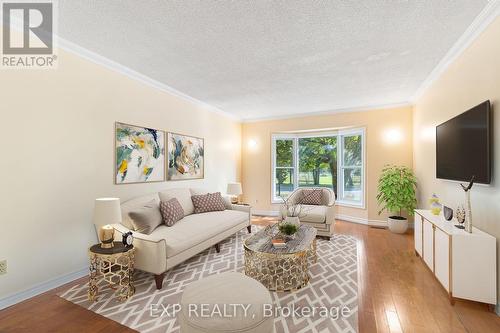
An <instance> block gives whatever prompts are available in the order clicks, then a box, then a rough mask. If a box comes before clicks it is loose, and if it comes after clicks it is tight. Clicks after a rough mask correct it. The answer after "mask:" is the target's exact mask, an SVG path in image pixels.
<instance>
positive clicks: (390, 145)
mask: <svg viewBox="0 0 500 333" xmlns="http://www.w3.org/2000/svg"><path fill="white" fill-rule="evenodd" d="M339 127H365V128H366V158H367V161H366V172H367V175H366V179H367V182H366V209H357V208H347V207H338V214H342V215H348V216H351V217H354V218H357V219H361V220H365V221H370V220H384V219H385V217H384V216H379V215H378V206H377V201H376V198H375V197H376V190H377V182H378V177H379V175H380V171H381V169H382V167H383V166H384V165H385V164H401V165H406V166H411V165H412V163H413V161H412V145H411V143H412V108H411V107H404V108H396V109H385V110H370V111H364V112H349V113H338V114H330V115H321V116H310V117H302V118H290V119H284V120H271V121H259V122H253V123H244V124H243V129H242V133H243V135H242V171H241V172H242V182H243V184H242V185H243V192H244V199H245V200H246V201H247V202H249V203H251V204H252V205H253V206H254V207H255V209H257V210H264V211H269V210H272V211H276V210H278V206H276V205H272V204H271V134H272V133H276V132H283V131H299V130H316V129H325V128H339ZM391 130H398V131H400V132H401V133H402V138H401V141H399V142H388V141H387V140H386V135H387V133H388V131H391ZM250 140H254V141H255V142H256V143H257V145H256V146H255V147H249V145H248V142H249V141H250Z"/></svg>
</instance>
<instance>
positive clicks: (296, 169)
mask: <svg viewBox="0 0 500 333" xmlns="http://www.w3.org/2000/svg"><path fill="white" fill-rule="evenodd" d="M298 164H299V139H298V138H297V137H295V138H294V139H293V168H294V169H293V189H294V190H295V189H296V188H297V187H299V165H298Z"/></svg>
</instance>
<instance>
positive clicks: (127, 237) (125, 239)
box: [122, 231, 134, 247]
mask: <svg viewBox="0 0 500 333" xmlns="http://www.w3.org/2000/svg"><path fill="white" fill-rule="evenodd" d="M133 242H134V236H132V231H129V232H126V233H124V234H122V243H123V245H125V246H126V247H129V246H132V243H133Z"/></svg>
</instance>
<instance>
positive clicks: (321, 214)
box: [300, 205, 327, 223]
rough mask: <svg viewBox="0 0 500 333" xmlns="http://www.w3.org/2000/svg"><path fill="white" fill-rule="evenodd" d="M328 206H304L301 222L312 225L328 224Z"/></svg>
mask: <svg viewBox="0 0 500 333" xmlns="http://www.w3.org/2000/svg"><path fill="white" fill-rule="evenodd" d="M326 209H327V207H326V206H316V205H302V210H301V212H300V221H301V222H302V221H303V222H310V223H325V222H326Z"/></svg>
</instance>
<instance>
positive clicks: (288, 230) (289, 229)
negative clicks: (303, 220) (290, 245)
mask: <svg viewBox="0 0 500 333" xmlns="http://www.w3.org/2000/svg"><path fill="white" fill-rule="evenodd" d="M278 230H279V232H280V233H281V234H282V235H283V236H284V237H285V238H288V239H293V238H294V237H295V234H296V233H297V231H298V230H299V227H298V225H296V224H293V223H287V222H284V223H283V222H282V223H279V224H278Z"/></svg>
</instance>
